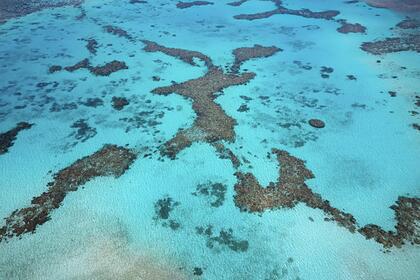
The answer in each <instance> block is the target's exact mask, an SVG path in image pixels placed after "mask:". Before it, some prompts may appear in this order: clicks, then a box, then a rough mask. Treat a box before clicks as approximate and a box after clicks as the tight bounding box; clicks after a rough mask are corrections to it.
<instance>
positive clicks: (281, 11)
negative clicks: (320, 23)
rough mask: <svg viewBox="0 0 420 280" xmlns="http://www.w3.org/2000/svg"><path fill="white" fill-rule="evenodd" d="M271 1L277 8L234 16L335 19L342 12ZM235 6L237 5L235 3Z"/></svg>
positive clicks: (239, 17)
mask: <svg viewBox="0 0 420 280" xmlns="http://www.w3.org/2000/svg"><path fill="white" fill-rule="evenodd" d="M271 2H273V3H274V5H275V6H276V9H274V10H271V11H266V12H261V13H255V14H240V15H236V16H234V18H235V19H245V20H257V19H263V18H269V17H271V16H273V15H277V14H278V15H293V16H300V17H305V18H315V19H326V20H331V19H334V17H336V16H337V15H338V14H340V12H339V11H335V10H327V11H321V12H313V11H311V10H309V9H300V10H293V9H288V8H286V7H284V6H283V3H282V1H281V0H271ZM234 6H235V5H234Z"/></svg>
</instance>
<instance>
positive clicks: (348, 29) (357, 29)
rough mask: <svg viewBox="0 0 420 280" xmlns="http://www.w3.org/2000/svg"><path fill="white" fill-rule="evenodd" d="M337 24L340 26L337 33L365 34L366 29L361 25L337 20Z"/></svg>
mask: <svg viewBox="0 0 420 280" xmlns="http://www.w3.org/2000/svg"><path fill="white" fill-rule="evenodd" d="M337 22H338V23H340V24H341V26H340V27H339V28H337V31H338V32H340V33H344V34H347V33H365V32H366V29H367V28H366V27H365V26H363V25H361V24H360V23H348V22H347V21H346V20H337Z"/></svg>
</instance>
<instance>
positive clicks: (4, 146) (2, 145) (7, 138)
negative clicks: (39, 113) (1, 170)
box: [0, 122, 33, 155]
mask: <svg viewBox="0 0 420 280" xmlns="http://www.w3.org/2000/svg"><path fill="white" fill-rule="evenodd" d="M32 125H33V124H30V123H27V122H20V123H18V124H17V125H16V126H15V127H14V128H12V129H10V130H9V131H6V132H4V133H1V134H0V155H2V154H5V153H7V152H8V151H9V148H10V147H11V146H13V144H14V141H15V140H16V137H17V135H18V134H19V132H21V131H22V130H25V129H30V128H31V127H32Z"/></svg>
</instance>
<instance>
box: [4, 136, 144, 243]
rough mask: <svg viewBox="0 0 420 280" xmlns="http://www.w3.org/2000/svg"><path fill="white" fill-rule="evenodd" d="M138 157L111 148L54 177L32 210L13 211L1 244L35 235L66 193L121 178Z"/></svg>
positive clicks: (108, 146) (85, 158)
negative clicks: (94, 181)
mask: <svg viewBox="0 0 420 280" xmlns="http://www.w3.org/2000/svg"><path fill="white" fill-rule="evenodd" d="M136 157H137V155H136V154H135V153H134V152H133V151H131V150H129V149H126V148H123V147H119V146H116V145H109V144H108V145H104V146H103V147H102V148H101V149H100V150H99V151H97V152H95V153H93V154H91V155H89V156H86V157H84V158H81V159H79V160H77V161H76V162H74V163H73V164H71V165H70V166H68V167H66V168H64V169H62V170H60V171H59V172H57V173H56V174H55V175H54V177H53V181H51V182H50V183H48V185H47V186H48V190H47V191H46V192H44V193H42V194H41V195H39V196H37V197H34V198H33V199H32V201H31V205H30V206H28V207H26V208H22V209H17V210H15V211H13V213H12V214H11V215H10V216H9V217H7V218H6V219H5V222H6V223H5V225H4V226H3V227H1V228H0V241H2V240H5V239H7V238H12V237H13V236H17V237H18V236H20V235H22V234H25V233H33V232H34V231H35V230H36V228H37V227H38V226H39V225H42V224H44V223H45V222H47V221H48V220H49V219H50V213H51V212H52V211H53V210H54V209H57V208H59V207H60V205H61V203H62V201H63V200H64V198H65V197H66V195H67V193H69V192H73V191H77V190H78V188H79V187H80V186H82V185H84V184H85V183H87V182H88V181H90V180H92V179H94V178H96V177H100V176H113V177H115V178H118V177H120V176H121V175H123V174H124V172H125V171H126V170H127V169H128V168H129V167H130V165H131V164H132V163H133V162H134V160H135V159H136Z"/></svg>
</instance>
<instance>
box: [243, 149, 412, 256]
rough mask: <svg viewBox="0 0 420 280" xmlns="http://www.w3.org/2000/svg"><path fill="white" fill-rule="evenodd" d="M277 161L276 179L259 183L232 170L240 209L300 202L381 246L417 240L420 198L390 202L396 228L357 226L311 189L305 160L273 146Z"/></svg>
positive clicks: (401, 198)
mask: <svg viewBox="0 0 420 280" xmlns="http://www.w3.org/2000/svg"><path fill="white" fill-rule="evenodd" d="M272 152H273V153H274V154H276V155H277V160H278V162H279V164H280V170H279V177H278V180H277V182H275V183H273V182H271V183H270V184H269V185H268V186H267V187H265V188H264V187H262V186H261V185H260V184H259V182H258V181H257V179H256V178H255V176H254V175H253V174H251V173H242V172H237V173H235V175H236V177H237V178H238V182H237V183H236V185H235V191H236V195H235V204H236V206H237V207H239V208H240V209H241V210H243V211H249V212H263V211H265V210H267V209H277V208H293V207H294V206H295V205H296V204H297V203H304V204H306V205H307V206H308V207H310V208H313V209H320V210H322V211H323V212H324V213H325V214H326V215H327V217H326V218H325V220H326V221H328V220H333V221H335V222H336V223H337V224H338V225H340V226H343V227H344V228H346V229H348V230H349V231H350V232H353V233H354V232H356V230H357V232H359V233H360V234H362V235H363V236H365V237H366V238H367V239H374V240H375V241H376V242H378V243H380V244H382V245H383V246H384V247H385V248H390V247H393V246H395V247H401V246H402V245H403V244H404V242H405V241H408V242H411V243H412V244H420V228H419V222H420V199H419V198H410V197H399V198H398V200H397V202H396V204H395V205H393V206H391V209H393V210H394V211H395V215H396V220H397V225H396V227H395V228H396V231H395V232H392V231H388V232H387V231H385V230H383V229H382V228H381V227H379V226H378V225H373V224H369V225H366V226H364V227H358V225H357V223H356V219H355V218H354V217H353V216H352V215H351V214H349V213H345V212H343V211H341V210H339V209H337V208H334V207H333V206H331V204H330V202H329V201H328V200H324V199H323V198H322V197H321V195H319V194H317V193H314V192H312V190H311V189H310V188H309V187H308V186H307V185H306V183H305V181H306V180H308V179H312V178H314V175H313V173H312V172H311V171H310V170H309V169H307V168H306V166H305V162H304V161H302V160H301V159H298V158H296V157H293V156H291V155H290V154H289V153H288V152H286V151H282V150H277V149H273V150H272Z"/></svg>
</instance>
